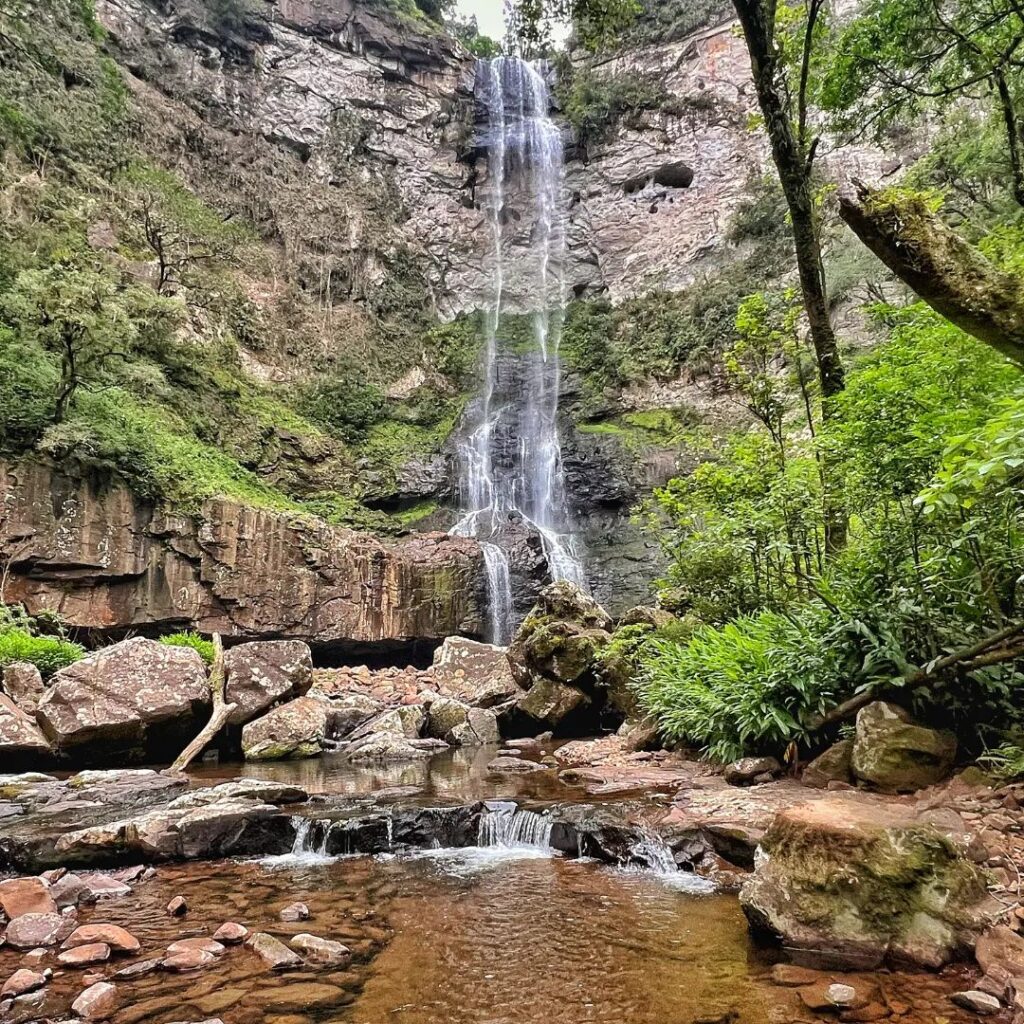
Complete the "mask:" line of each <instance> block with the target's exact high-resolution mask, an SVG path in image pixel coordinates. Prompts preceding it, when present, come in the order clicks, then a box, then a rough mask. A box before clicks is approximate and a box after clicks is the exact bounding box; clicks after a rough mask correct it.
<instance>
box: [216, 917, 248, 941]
mask: <svg viewBox="0 0 1024 1024" xmlns="http://www.w3.org/2000/svg"><path fill="white" fill-rule="evenodd" d="M248 936H249V929H248V928H246V927H245V925H241V924H235V922H234V921H225V922H224V924H222V925H221V926H220V927H219V928H218V929H217V930H216V931H215V932H214V933H213V938H214V941H215V942H220V943H223V944H224V945H225V946H237V945H238V944H239V943H240V942H245V940H246V939H247V938H248Z"/></svg>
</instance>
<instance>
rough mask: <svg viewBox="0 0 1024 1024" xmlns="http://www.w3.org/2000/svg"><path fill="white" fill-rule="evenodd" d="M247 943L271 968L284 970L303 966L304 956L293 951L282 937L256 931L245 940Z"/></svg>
mask: <svg viewBox="0 0 1024 1024" xmlns="http://www.w3.org/2000/svg"><path fill="white" fill-rule="evenodd" d="M245 944H246V945H247V946H248V947H249V948H250V949H251V950H252V951H253V952H254V953H255V954H256V955H257V956H259V957H260V958H261V959H262V960H263V961H264V962H265V963H266V964H268V965H269V966H270V969H271V970H274V971H283V970H287V969H288V968H290V967H301V966H302V957H300V956H299V955H298V954H297V953H293V952H292V951H291V950H290V949H289V948H288V947H287V946H286V945H285V944H284V943H283V942H281V940H280V939H275V938H274V936H273V935H268V934H267V933H266V932H254V933H253V934H252V935H250V936H249V938H248V939H246V940H245Z"/></svg>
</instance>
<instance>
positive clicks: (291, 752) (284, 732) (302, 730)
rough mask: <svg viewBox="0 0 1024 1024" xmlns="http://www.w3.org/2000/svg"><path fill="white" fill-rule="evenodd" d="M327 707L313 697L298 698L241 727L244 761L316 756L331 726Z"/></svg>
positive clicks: (322, 701)
mask: <svg viewBox="0 0 1024 1024" xmlns="http://www.w3.org/2000/svg"><path fill="white" fill-rule="evenodd" d="M331 715H332V712H331V706H330V704H329V703H328V702H327V701H325V700H320V699H318V698H316V697H299V698H297V699H296V700H292V701H289V702H288V703H287V704H281V705H280V706H278V707H276V708H274V709H273V711H270V712H269V713H268V714H266V715H264V716H263V717H262V718H257V719H256V721H254V722H249V723H248V724H247V725H245V726H244V727H243V728H242V752H243V753H244V754H245V759H246V760H247V761H284V760H298V759H300V758H307V757H318V756H319V755H320V754H322V753H323V749H324V740H325V739H326V738H327V736H328V733H329V731H330V725H331Z"/></svg>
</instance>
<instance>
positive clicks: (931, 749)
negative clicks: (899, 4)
mask: <svg viewBox="0 0 1024 1024" xmlns="http://www.w3.org/2000/svg"><path fill="white" fill-rule="evenodd" d="M955 758H956V737H955V736H954V735H953V734H952V733H951V732H945V731H940V730H938V729H927V728H925V727H924V726H921V725H915V724H914V723H913V722H911V720H910V716H909V715H908V714H907V713H906V712H905V711H904V710H903V709H902V708H900V707H897V706H896V705H895V704H887V703H885V702H884V701H875V702H874V703H872V704H869V705H868V706H867V707H866V708H862V709H861V711H860V712H859V714H858V715H857V732H856V736H855V738H854V741H853V756H852V765H853V773H854V775H856V776H857V778H858V779H860V780H861V781H862V782H867V783H870V784H871V785H873V786H875V787H877V788H878V789H882V790H885V791H887V792H898V793H908V792H913V791H914V790H918V789H924V788H925V787H926V786H932V785H934V784H935V783H936V782H941V781H942V780H943V779H944V778H946V776H947V775H949V773H950V770H951V769H952V767H953V761H954V759H955Z"/></svg>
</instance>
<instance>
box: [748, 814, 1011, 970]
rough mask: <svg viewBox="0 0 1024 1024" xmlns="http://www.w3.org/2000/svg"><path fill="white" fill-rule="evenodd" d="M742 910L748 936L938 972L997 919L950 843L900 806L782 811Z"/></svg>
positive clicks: (973, 870)
mask: <svg viewBox="0 0 1024 1024" xmlns="http://www.w3.org/2000/svg"><path fill="white" fill-rule="evenodd" d="M740 902H741V904H742V906H743V909H744V911H745V913H746V915H747V918H748V920H749V921H750V923H751V926H752V927H753V928H754V929H755V930H757V931H759V932H763V933H767V934H769V935H771V936H774V937H775V938H778V939H780V940H781V941H782V942H784V943H785V945H787V946H791V947H795V948H798V949H801V950H805V951H811V952H818V953H821V954H824V955H827V956H828V957H829V958H830V959H832V960H838V961H840V962H843V963H848V964H849V965H850V966H854V967H864V968H869V967H875V966H877V965H879V964H880V963H882V962H883V961H884V960H886V959H892V960H895V961H909V962H911V963H915V964H922V965H924V966H928V967H933V968H934V967H939V966H941V965H942V964H944V963H946V962H947V961H949V960H950V959H952V958H953V957H954V956H956V955H958V954H960V953H963V952H964V951H966V950H967V949H969V948H971V947H972V946H973V944H974V941H975V939H976V937H977V935H978V934H979V933H980V932H981V931H982V929H983V928H984V927H985V926H986V925H987V924H988V923H989V921H990V917H991V915H992V914H993V913H994V912H995V910H996V909H997V908H996V907H994V906H993V903H992V902H991V901H990V899H989V897H988V895H987V892H986V878H985V876H984V874H983V873H982V872H981V870H980V869H979V868H977V867H976V866H975V865H974V864H973V863H972V862H971V860H970V859H969V858H968V857H967V855H966V852H965V851H964V850H962V849H961V848H960V847H959V846H958V845H957V844H956V843H955V842H954V841H953V840H952V839H950V838H949V837H948V836H947V835H945V834H944V833H942V832H940V831H938V830H937V829H936V828H935V827H934V826H932V825H930V824H928V823H927V822H924V821H920V820H918V819H915V817H914V815H913V813H912V812H911V811H910V810H909V809H908V808H906V807H904V806H895V805H883V804H874V803H872V804H867V803H864V802H860V801H855V800H852V799H850V800H844V799H838V798H836V799H822V800H818V801H815V802H813V803H806V804H798V805H796V806H793V807H790V808H787V809H784V810H782V811H780V812H779V813H778V814H777V815H776V816H775V819H774V820H773V822H772V824H771V825H770V827H769V828H768V830H767V832H766V833H765V835H764V837H763V838H762V840H761V845H760V847H759V849H758V854H757V858H756V867H755V871H754V874H753V875H752V876H751V877H750V878H749V879H748V880H747V882H746V883H745V884H744V886H743V889H742V891H741V893H740Z"/></svg>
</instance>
